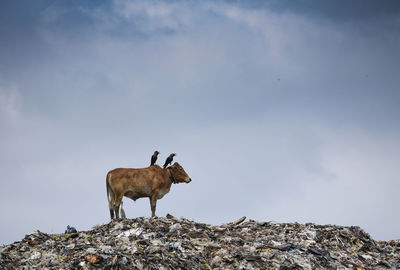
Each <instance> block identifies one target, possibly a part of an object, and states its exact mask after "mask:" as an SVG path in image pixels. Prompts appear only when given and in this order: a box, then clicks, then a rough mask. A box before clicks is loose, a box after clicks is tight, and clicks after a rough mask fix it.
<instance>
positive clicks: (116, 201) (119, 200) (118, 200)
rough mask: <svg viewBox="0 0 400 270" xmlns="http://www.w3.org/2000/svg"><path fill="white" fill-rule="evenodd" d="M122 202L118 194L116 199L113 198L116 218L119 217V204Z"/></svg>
mask: <svg viewBox="0 0 400 270" xmlns="http://www.w3.org/2000/svg"><path fill="white" fill-rule="evenodd" d="M121 203H122V196H119V197H118V198H117V199H116V200H115V206H114V212H115V217H116V218H117V219H119V206H120V205H121Z"/></svg>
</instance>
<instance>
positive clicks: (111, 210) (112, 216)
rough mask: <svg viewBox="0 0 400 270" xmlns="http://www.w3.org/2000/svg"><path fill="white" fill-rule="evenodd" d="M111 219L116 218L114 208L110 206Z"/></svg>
mask: <svg viewBox="0 0 400 270" xmlns="http://www.w3.org/2000/svg"><path fill="white" fill-rule="evenodd" d="M110 216H111V219H114V208H110Z"/></svg>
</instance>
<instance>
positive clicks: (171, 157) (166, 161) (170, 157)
mask: <svg viewBox="0 0 400 270" xmlns="http://www.w3.org/2000/svg"><path fill="white" fill-rule="evenodd" d="M174 156H176V154H175V153H172V154H171V155H169V156H168V157H167V160H165V164H164V168H166V167H167V166H168V164H171V162H172V160H173V159H174Z"/></svg>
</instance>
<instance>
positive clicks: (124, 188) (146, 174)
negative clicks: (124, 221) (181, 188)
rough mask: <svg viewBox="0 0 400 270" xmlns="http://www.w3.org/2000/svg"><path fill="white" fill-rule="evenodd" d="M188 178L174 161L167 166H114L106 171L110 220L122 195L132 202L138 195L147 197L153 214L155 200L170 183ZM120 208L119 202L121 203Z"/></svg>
mask: <svg viewBox="0 0 400 270" xmlns="http://www.w3.org/2000/svg"><path fill="white" fill-rule="evenodd" d="M191 181H192V179H191V178H190V177H189V175H187V173H186V172H185V171H184V170H183V168H182V166H181V165H179V163H178V162H175V163H174V164H173V165H172V166H169V167H167V168H161V167H160V166H158V165H153V166H150V167H147V168H141V169H127V168H118V169H114V170H111V171H109V172H108V173H107V177H106V188H107V199H108V207H109V209H110V216H111V219H114V214H115V217H116V218H119V208H120V205H121V203H122V197H123V196H125V197H128V198H130V199H132V200H134V201H136V200H137V199H139V198H145V197H148V198H149V199H150V207H151V216H152V217H154V216H155V214H156V204H157V200H159V199H161V198H162V197H164V195H165V194H167V193H168V192H169V190H170V188H171V185H172V183H174V184H177V183H190V182H191ZM121 210H122V205H121Z"/></svg>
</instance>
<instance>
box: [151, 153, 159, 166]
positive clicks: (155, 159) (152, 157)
mask: <svg viewBox="0 0 400 270" xmlns="http://www.w3.org/2000/svg"><path fill="white" fill-rule="evenodd" d="M158 154H160V152H158V151H154V154H153V155H152V156H151V163H150V166H153V165H154V164H156V161H157V156H158Z"/></svg>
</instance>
